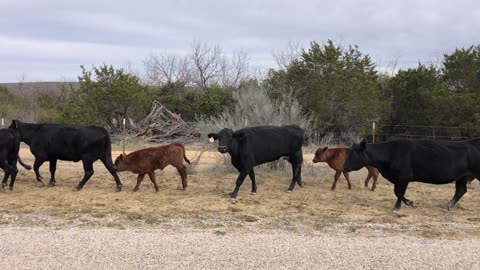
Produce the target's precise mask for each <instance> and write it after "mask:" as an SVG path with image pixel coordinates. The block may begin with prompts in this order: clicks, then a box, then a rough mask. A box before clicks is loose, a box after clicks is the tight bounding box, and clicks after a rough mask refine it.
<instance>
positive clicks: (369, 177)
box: [365, 168, 373, 188]
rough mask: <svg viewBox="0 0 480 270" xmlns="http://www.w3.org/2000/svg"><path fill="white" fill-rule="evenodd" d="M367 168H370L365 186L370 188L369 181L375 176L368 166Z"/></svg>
mask: <svg viewBox="0 0 480 270" xmlns="http://www.w3.org/2000/svg"><path fill="white" fill-rule="evenodd" d="M367 170H368V175H367V178H366V179H365V188H368V182H370V179H371V178H372V176H373V174H372V172H371V171H370V170H369V169H368V168H367Z"/></svg>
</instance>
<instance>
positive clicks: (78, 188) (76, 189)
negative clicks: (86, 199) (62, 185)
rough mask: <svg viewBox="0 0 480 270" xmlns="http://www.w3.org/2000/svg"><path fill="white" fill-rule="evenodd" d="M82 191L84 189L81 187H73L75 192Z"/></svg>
mask: <svg viewBox="0 0 480 270" xmlns="http://www.w3.org/2000/svg"><path fill="white" fill-rule="evenodd" d="M80 190H82V188H81V187H79V186H75V187H73V191H80Z"/></svg>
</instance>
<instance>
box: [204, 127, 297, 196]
mask: <svg viewBox="0 0 480 270" xmlns="http://www.w3.org/2000/svg"><path fill="white" fill-rule="evenodd" d="M303 136H304V131H303V129H301V128H300V127H298V126H296V125H289V126H282V127H275V126H258V127H251V128H244V129H240V130H237V131H235V132H233V131H232V130H231V129H228V128H224V129H222V130H221V131H220V132H219V133H209V134H208V137H209V138H213V139H215V140H218V141H219V142H218V151H219V152H220V153H227V152H228V153H229V154H230V156H231V160H232V165H233V166H234V167H235V168H236V169H237V170H238V171H239V172H240V175H239V176H238V178H237V182H236V185H235V189H234V190H233V192H232V193H231V194H230V198H231V199H232V200H235V199H236V198H237V195H238V190H239V189H240V186H241V185H242V183H243V180H244V179H245V177H246V176H247V174H248V175H249V176H250V179H251V180H252V193H253V194H255V193H256V192H257V185H256V183H255V172H254V170H253V167H255V166H256V165H260V164H262V163H266V162H271V161H274V160H277V159H279V158H280V157H288V161H289V162H290V163H291V164H292V181H291V183H290V187H289V188H288V191H292V190H293V189H294V187H295V182H296V183H298V185H299V186H300V187H302V185H303V184H302V178H301V171H302V162H303V155H302V144H303Z"/></svg>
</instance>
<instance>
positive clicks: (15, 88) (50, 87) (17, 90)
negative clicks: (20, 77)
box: [0, 82, 80, 95]
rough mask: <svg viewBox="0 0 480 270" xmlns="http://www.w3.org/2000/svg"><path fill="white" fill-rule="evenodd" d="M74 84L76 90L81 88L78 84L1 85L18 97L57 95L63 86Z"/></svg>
mask: <svg viewBox="0 0 480 270" xmlns="http://www.w3.org/2000/svg"><path fill="white" fill-rule="evenodd" d="M68 84H72V86H73V87H74V88H78V87H79V85H80V84H79V83H78V82H24V83H0V87H5V88H7V89H8V91H10V92H11V93H14V94H18V95H31V94H56V93H59V92H60V89H61V88H62V85H68Z"/></svg>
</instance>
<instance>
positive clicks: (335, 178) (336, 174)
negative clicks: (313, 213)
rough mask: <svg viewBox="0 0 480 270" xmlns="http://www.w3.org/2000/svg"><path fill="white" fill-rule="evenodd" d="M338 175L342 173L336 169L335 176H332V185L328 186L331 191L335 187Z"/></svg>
mask: <svg viewBox="0 0 480 270" xmlns="http://www.w3.org/2000/svg"><path fill="white" fill-rule="evenodd" d="M340 175H342V172H341V171H337V172H336V173H335V176H334V178H333V185H332V187H331V188H330V189H331V190H332V191H333V190H335V188H337V181H338V178H340Z"/></svg>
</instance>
